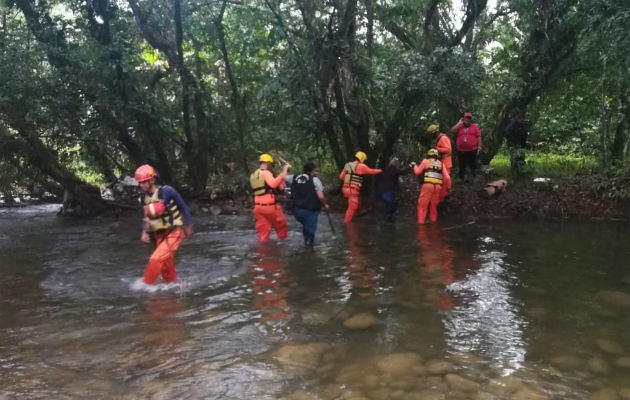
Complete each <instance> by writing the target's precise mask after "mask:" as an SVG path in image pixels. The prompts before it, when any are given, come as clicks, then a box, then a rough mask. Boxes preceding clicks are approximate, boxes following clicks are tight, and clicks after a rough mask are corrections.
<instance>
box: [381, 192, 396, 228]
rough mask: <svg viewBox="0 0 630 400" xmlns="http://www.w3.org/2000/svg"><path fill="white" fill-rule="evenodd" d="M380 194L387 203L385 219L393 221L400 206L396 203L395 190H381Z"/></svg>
mask: <svg viewBox="0 0 630 400" xmlns="http://www.w3.org/2000/svg"><path fill="white" fill-rule="evenodd" d="M379 196H380V198H381V200H382V201H383V203H384V204H385V219H386V220H387V221H391V220H392V219H393V218H394V213H395V212H396V209H397V208H398V207H397V204H396V194H395V193H394V192H381V193H380V194H379Z"/></svg>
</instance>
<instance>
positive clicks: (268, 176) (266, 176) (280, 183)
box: [254, 169, 285, 204]
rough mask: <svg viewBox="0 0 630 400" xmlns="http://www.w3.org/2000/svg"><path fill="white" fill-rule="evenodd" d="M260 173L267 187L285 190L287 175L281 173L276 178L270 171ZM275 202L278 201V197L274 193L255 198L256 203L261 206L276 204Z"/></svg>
mask: <svg viewBox="0 0 630 400" xmlns="http://www.w3.org/2000/svg"><path fill="white" fill-rule="evenodd" d="M260 173H261V174H262V178H263V180H264V181H265V184H266V185H267V186H269V187H270V188H272V189H284V186H285V183H284V178H285V173H284V172H281V173H280V174H278V176H276V177H275V178H274V177H273V173H272V172H271V171H269V170H266V169H265V170H262V171H260ZM275 201H276V195H275V194H273V193H265V194H261V195H260V196H255V197H254V202H256V203H260V204H271V203H274V202H275Z"/></svg>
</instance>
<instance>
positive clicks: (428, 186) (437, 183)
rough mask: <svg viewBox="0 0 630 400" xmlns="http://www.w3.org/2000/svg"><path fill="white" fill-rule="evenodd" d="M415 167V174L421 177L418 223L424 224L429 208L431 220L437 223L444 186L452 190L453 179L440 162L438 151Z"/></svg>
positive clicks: (430, 152) (429, 154)
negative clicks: (438, 208)
mask: <svg viewBox="0 0 630 400" xmlns="http://www.w3.org/2000/svg"><path fill="white" fill-rule="evenodd" d="M411 165H413V173H414V174H416V175H417V176H418V177H419V180H420V184H421V189H420V196H418V223H419V224H424V222H425V219H426V216H427V208H429V220H431V222H436V221H437V217H438V211H437V205H438V203H439V202H440V192H441V191H442V186H446V190H450V188H451V177H450V175H449V174H448V171H447V170H446V168H445V167H444V164H442V162H441V161H440V153H438V151H437V150H436V149H430V150H429V151H428V152H427V158H425V159H424V160H422V162H421V163H420V165H416V163H413V162H412V163H411Z"/></svg>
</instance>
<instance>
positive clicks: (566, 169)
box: [490, 151, 598, 178]
mask: <svg viewBox="0 0 630 400" xmlns="http://www.w3.org/2000/svg"><path fill="white" fill-rule="evenodd" d="M525 161H526V163H527V172H528V176H530V177H544V178H554V177H571V176H575V175H588V174H590V173H592V172H593V171H596V170H597V168H598V164H597V158H596V157H593V156H581V157H575V156H571V155H559V154H553V153H546V152H542V151H537V152H528V153H527V155H526V157H525ZM490 167H491V168H494V170H495V171H496V173H497V174H498V175H499V176H510V156H509V155H508V154H507V153H505V152H500V153H498V154H496V155H495V156H494V158H493V159H492V161H490Z"/></svg>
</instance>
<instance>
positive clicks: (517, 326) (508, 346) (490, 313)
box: [444, 238, 525, 375]
mask: <svg viewBox="0 0 630 400" xmlns="http://www.w3.org/2000/svg"><path fill="white" fill-rule="evenodd" d="M482 242H484V245H485V244H488V243H492V242H493V240H492V239H491V238H485V239H484V240H482ZM504 257H505V254H504V253H502V252H500V251H496V250H493V251H488V250H486V249H485V248H484V247H482V249H481V251H480V253H479V255H478V260H479V262H480V267H479V269H478V270H477V271H474V272H473V273H471V274H470V275H469V276H468V277H467V278H466V279H464V280H462V281H458V282H454V283H452V284H450V285H449V287H448V289H449V290H450V291H451V292H453V293H454V294H455V296H456V297H457V298H458V299H459V301H458V305H456V306H455V307H454V308H453V309H452V310H451V312H450V313H449V314H447V315H446V316H445V321H444V322H445V325H446V343H447V345H448V346H449V347H451V348H452V350H453V351H454V352H461V353H467V352H477V353H479V354H485V355H486V356H487V357H488V358H490V359H491V361H492V364H493V365H494V366H495V367H497V368H501V369H502V370H503V371H502V372H503V374H504V375H509V374H511V373H512V372H514V371H515V370H516V369H519V368H521V367H522V365H523V361H524V360H525V343H524V339H523V329H524V327H525V321H524V320H523V319H522V317H521V316H520V313H519V311H518V309H517V307H516V306H515V305H514V300H513V298H512V294H511V292H510V282H509V281H510V280H511V279H512V278H513V277H512V276H511V275H510V273H509V272H508V271H507V270H506V265H505V263H504V262H503V258H504Z"/></svg>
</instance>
